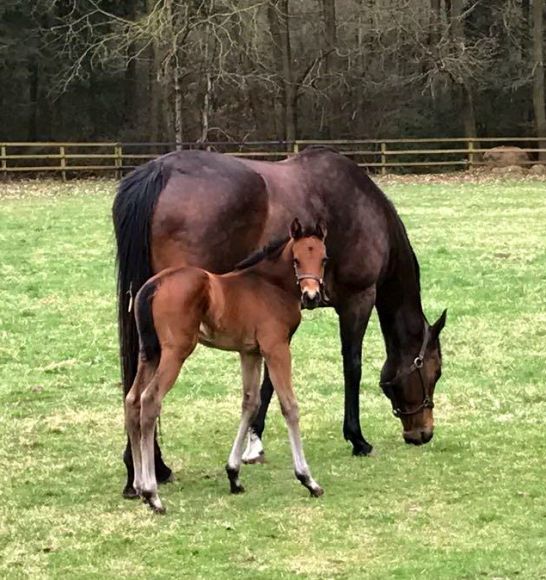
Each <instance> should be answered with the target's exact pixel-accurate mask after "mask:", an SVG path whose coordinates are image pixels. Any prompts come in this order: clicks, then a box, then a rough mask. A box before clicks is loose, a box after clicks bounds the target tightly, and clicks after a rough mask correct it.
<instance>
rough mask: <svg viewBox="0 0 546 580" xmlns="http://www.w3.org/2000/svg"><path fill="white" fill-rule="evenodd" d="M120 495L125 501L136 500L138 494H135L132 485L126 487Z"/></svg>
mask: <svg viewBox="0 0 546 580" xmlns="http://www.w3.org/2000/svg"><path fill="white" fill-rule="evenodd" d="M121 495H122V496H123V497H124V498H125V499H137V498H138V493H137V492H136V490H135V488H134V487H133V486H132V485H126V486H125V487H124V488H123V491H122V492H121Z"/></svg>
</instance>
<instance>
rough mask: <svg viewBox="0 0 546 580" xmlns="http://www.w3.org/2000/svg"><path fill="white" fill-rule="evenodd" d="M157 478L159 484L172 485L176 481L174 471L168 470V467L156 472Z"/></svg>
mask: <svg viewBox="0 0 546 580" xmlns="http://www.w3.org/2000/svg"><path fill="white" fill-rule="evenodd" d="M155 477H156V480H157V483H170V482H171V481H174V479H175V477H174V473H173V472H172V469H170V468H168V467H167V466H166V465H165V466H164V467H163V468H162V469H160V470H158V471H156V473H155Z"/></svg>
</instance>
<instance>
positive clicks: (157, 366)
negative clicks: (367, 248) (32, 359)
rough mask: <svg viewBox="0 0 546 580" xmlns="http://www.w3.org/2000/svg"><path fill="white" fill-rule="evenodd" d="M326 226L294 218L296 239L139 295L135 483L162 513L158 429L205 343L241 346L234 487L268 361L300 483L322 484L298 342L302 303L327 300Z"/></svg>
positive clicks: (129, 403)
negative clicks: (315, 473)
mask: <svg viewBox="0 0 546 580" xmlns="http://www.w3.org/2000/svg"><path fill="white" fill-rule="evenodd" d="M325 235H326V231H325V228H324V226H323V225H322V224H317V225H316V226H315V227H314V228H312V229H304V228H303V227H302V225H301V224H300V222H299V221H298V220H297V219H295V220H294V221H293V222H292V224H291V226H290V237H288V238H286V239H284V240H280V241H278V242H274V243H272V244H270V245H269V246H267V247H266V248H264V249H263V250H261V251H260V252H257V253H255V254H253V255H252V256H250V257H249V258H247V259H246V260H244V261H243V262H241V264H239V266H238V267H237V268H236V270H235V271H233V272H230V273H228V274H223V275H215V274H211V273H210V272H207V271H206V270H203V269H201V268H194V267H183V268H178V269H173V268H171V269H167V270H163V271H162V272H160V273H159V274H157V275H156V276H154V277H152V278H150V280H148V281H147V282H146V284H144V286H143V287H142V288H141V290H140V291H139V292H138V294H137V296H136V300H135V316H136V323H137V328H138V335H139V344H140V355H139V362H138V369H137V374H136V377H135V380H134V382H133V385H132V387H131V389H130V391H129V392H128V393H127V397H126V399H125V422H126V428H127V432H128V434H129V439H130V443H131V452H132V456H133V462H134V465H135V479H134V488H135V490H136V491H137V493H138V494H139V495H140V496H141V497H142V499H143V500H144V501H145V502H147V503H148V504H149V505H150V507H151V508H152V509H153V510H154V511H156V512H163V511H164V508H163V505H162V503H161V500H160V499H159V496H158V493H157V481H156V475H155V465H154V461H155V460H154V430H155V426H156V421H157V418H158V417H159V414H160V411H161V403H162V400H163V398H164V397H165V395H166V394H167V393H168V392H169V390H170V389H171V387H172V386H173V385H174V383H175V381H176V379H177V377H178V375H179V373H180V369H181V368H182V365H183V364H184V361H185V360H186V359H187V358H188V357H189V356H190V355H191V353H192V352H193V350H194V349H195V347H196V345H197V343H198V342H199V343H201V344H204V345H206V346H211V347H214V348H220V349H224V350H231V351H237V352H239V355H240V358H241V370H242V378H243V402H242V412H241V422H240V425H239V430H238V432H237V436H236V437H235V441H234V443H233V447H232V449H231V453H230V455H229V458H228V462H227V465H226V472H227V475H228V478H229V484H230V488H231V492H232V493H240V492H242V491H244V488H243V486H242V485H241V483H240V481H239V471H240V468H241V457H242V454H243V447H244V444H245V441H246V436H247V432H248V428H249V427H250V425H251V423H252V421H253V420H254V418H255V415H256V413H257V412H258V409H259V406H260V382H261V369H262V366H263V360H264V359H265V362H266V364H267V367H268V369H269V374H270V377H271V380H272V382H273V386H274V389H275V391H276V392H277V396H278V398H279V402H280V405H281V409H282V413H283V415H284V418H285V420H286V424H287V427H288V436H289V440H290V447H291V449H292V456H293V461H294V469H295V472H296V477H297V478H298V480H299V481H300V482H301V483H302V484H303V485H304V486H305V487H306V488H307V489H308V490H309V492H310V493H311V495H312V496H315V497H318V496H320V495H322V493H323V490H322V488H321V487H320V486H319V485H318V483H317V482H316V481H315V480H314V479H313V478H312V476H311V472H310V470H309V467H308V465H307V462H306V460H305V456H304V453H303V447H302V442H301V436H300V431H299V416H298V404H297V401H296V396H295V394H294V390H293V388H292V378H291V375H292V373H291V356H290V339H291V337H292V335H293V334H294V332H295V331H296V329H297V328H298V326H299V324H300V321H301V312H300V306H301V303H303V304H304V305H305V306H306V307H308V308H309V307H311V308H312V307H314V306H318V304H319V303H320V301H321V297H322V296H321V292H322V279H323V274H324V265H325V263H326V247H325V245H324V238H325Z"/></svg>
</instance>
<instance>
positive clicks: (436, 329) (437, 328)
mask: <svg viewBox="0 0 546 580" xmlns="http://www.w3.org/2000/svg"><path fill="white" fill-rule="evenodd" d="M446 317H447V308H446V309H445V310H444V311H443V312H442V314H440V318H438V320H437V321H436V322H435V323H434V324H433V325H432V326H431V327H430V331H431V336H432V339H433V340H436V339H437V338H438V337H439V336H440V332H442V329H443V328H444V326H445V325H446Z"/></svg>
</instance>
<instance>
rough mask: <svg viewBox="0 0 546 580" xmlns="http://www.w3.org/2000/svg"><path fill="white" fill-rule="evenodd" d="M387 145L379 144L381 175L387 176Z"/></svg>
mask: <svg viewBox="0 0 546 580" xmlns="http://www.w3.org/2000/svg"><path fill="white" fill-rule="evenodd" d="M386 163H387V144H386V143H385V142H383V141H382V142H381V175H387V167H386Z"/></svg>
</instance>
